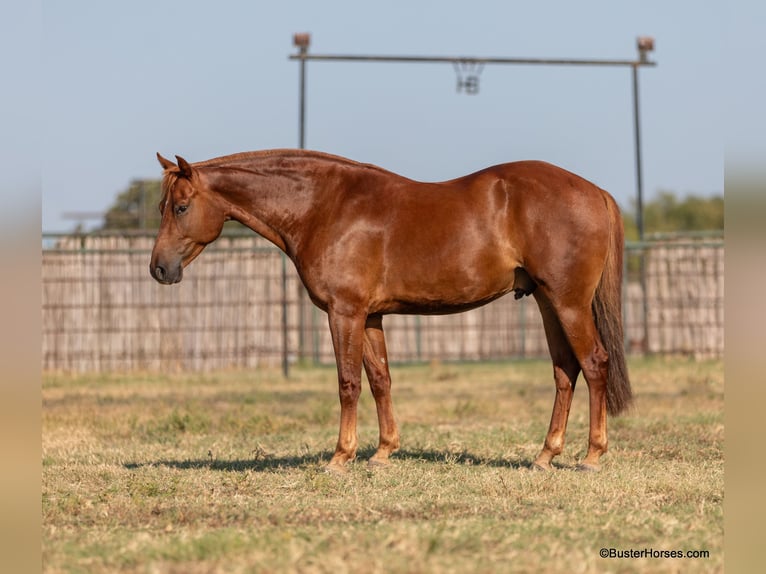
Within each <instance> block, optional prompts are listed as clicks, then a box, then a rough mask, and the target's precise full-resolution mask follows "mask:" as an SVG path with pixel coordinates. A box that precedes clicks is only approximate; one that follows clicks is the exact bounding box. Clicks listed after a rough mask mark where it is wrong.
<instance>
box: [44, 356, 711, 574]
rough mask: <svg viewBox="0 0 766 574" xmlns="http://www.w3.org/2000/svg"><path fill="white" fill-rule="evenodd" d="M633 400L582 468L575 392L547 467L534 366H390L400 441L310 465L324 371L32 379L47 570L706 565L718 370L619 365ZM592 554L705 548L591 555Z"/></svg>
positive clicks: (332, 406)
mask: <svg viewBox="0 0 766 574" xmlns="http://www.w3.org/2000/svg"><path fill="white" fill-rule="evenodd" d="M629 366H630V369H631V376H632V380H633V386H634V390H635V393H636V396H637V402H636V407H635V408H634V410H633V411H632V412H631V413H630V414H628V415H627V416H623V417H620V418H617V419H612V420H610V421H609V431H610V435H609V438H610V451H609V453H608V454H607V455H606V456H605V457H604V458H603V459H602V461H603V470H602V471H601V472H600V473H583V472H577V471H575V470H574V467H575V465H576V463H577V461H578V459H579V458H581V457H583V456H584V454H585V450H586V445H587V414H588V409H587V388H586V386H585V383H584V381H581V383H580V386H579V387H578V390H577V392H576V393H575V400H574V404H573V406H572V415H571V418H570V423H569V429H568V433H567V439H568V440H567V447H566V449H565V451H564V454H563V455H562V456H561V457H559V458H558V459H556V460H557V461H558V464H557V469H556V470H555V471H554V472H549V473H544V472H536V471H532V470H530V469H529V466H530V463H531V462H532V460H533V459H534V457H535V456H536V455H537V452H538V450H539V449H540V447H541V445H542V440H543V438H544V435H545V431H546V429H547V424H548V420H549V416H550V409H551V406H552V400H553V392H554V387H553V380H552V370H551V367H550V364H549V363H547V362H544V361H521V362H513V363H502V364H486V363H485V364H460V365H453V364H432V365H418V366H403V367H396V368H394V369H393V379H394V391H393V392H394V406H395V409H396V416H397V420H398V422H399V425H400V429H401V434H402V449H401V451H400V452H399V453H397V454H396V455H394V461H395V464H394V465H392V467H391V468H388V469H383V470H379V471H375V472H372V471H370V470H368V468H367V465H366V460H365V459H366V458H367V457H369V456H370V455H371V454H372V453H373V452H374V446H375V443H376V440H377V423H376V420H375V408H374V403H373V401H372V398H371V396H370V393H369V391H365V392H364V393H363V394H362V400H361V404H360V429H359V438H360V444H361V445H362V448H361V452H360V458H359V459H358V460H357V461H356V462H355V463H353V464H352V465H351V468H350V471H349V473H348V474H347V475H346V476H336V475H334V474H326V473H324V472H323V471H322V466H323V463H326V462H327V461H329V458H330V456H331V454H332V449H333V448H334V445H335V440H336V438H337V434H336V433H337V418H338V413H339V407H338V404H337V383H336V382H335V371H334V369H330V368H321V369H304V370H301V369H296V370H294V372H293V375H292V377H291V380H289V381H285V380H283V379H282V378H281V376H280V375H279V373H277V372H260V371H259V372H248V373H221V374H217V375H206V376H168V377H158V376H130V377H127V376H125V377H123V376H116V375H115V376H99V377H71V376H53V375H47V376H45V377H44V381H43V397H42V399H43V406H42V453H43V460H42V469H43V481H42V482H43V492H42V513H43V514H42V524H43V532H42V552H43V568H44V571H45V572H116V571H121V572H177V573H190V574H193V573H197V572H200V573H201V572H226V573H229V572H336V573H344V572H348V573H356V572H364V573H375V572H412V573H416V572H456V573H458V572H459V573H467V572H487V573H490V572H567V573H572V572H646V571H651V572H720V571H722V570H723V482H724V479H723V475H724V471H723V466H724V465H723V438H724V429H723V393H724V380H723V365H722V363H721V362H720V361H713V362H693V361H690V360H686V359H642V360H634V361H632V362H631V363H630V365H629ZM601 548H607V549H609V548H613V549H615V550H616V551H617V550H619V551H621V552H622V551H626V550H627V551H630V550H634V551H636V552H639V551H643V550H645V549H646V550H651V551H653V552H654V553H657V552H661V551H674V550H679V551H684V552H685V551H706V552H707V553H708V555H707V556H706V557H699V558H670V557H647V556H643V557H638V558H617V557H615V558H602V557H601V556H600V555H599V550H600V549H601Z"/></svg>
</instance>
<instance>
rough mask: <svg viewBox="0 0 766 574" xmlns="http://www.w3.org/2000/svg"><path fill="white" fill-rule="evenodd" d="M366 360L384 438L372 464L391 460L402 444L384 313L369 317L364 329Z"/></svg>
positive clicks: (363, 356) (366, 368)
mask: <svg viewBox="0 0 766 574" xmlns="http://www.w3.org/2000/svg"><path fill="white" fill-rule="evenodd" d="M362 361H363V363H364V370H365V372H366V373H367V379H368V381H369V383H370V390H371V391H372V396H373V397H375V407H376V409H377V411H378V425H379V427H380V440H379V442H378V450H377V452H376V453H375V454H374V455H373V456H372V458H371V459H370V462H369V464H370V465H385V464H388V457H389V455H390V454H391V453H392V452H394V451H396V450H397V449H398V448H399V430H398V429H397V427H396V421H395V420H394V410H393V403H392V402H391V373H390V372H389V370H388V356H387V353H386V340H385V337H384V334H383V320H382V317H381V316H380V315H371V316H370V317H368V318H367V323H366V325H365V330H364V348H363V355H362Z"/></svg>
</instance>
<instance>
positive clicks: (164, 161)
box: [157, 152, 177, 169]
mask: <svg viewBox="0 0 766 574" xmlns="http://www.w3.org/2000/svg"><path fill="white" fill-rule="evenodd" d="M157 160H158V161H159V162H160V165H161V166H162V169H170V168H173V167H177V166H176V164H174V163H173V162H172V161H170V160H169V159H165V158H164V157H162V156H161V155H160V152H157Z"/></svg>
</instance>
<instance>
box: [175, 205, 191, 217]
mask: <svg viewBox="0 0 766 574" xmlns="http://www.w3.org/2000/svg"><path fill="white" fill-rule="evenodd" d="M187 209H189V206H188V205H176V215H181V214H182V213H184V212H185V211H186V210H187Z"/></svg>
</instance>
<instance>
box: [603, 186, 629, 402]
mask: <svg viewBox="0 0 766 574" xmlns="http://www.w3.org/2000/svg"><path fill="white" fill-rule="evenodd" d="M604 195H605V197H606V204H607V208H608V211H609V227H610V233H609V251H608V252H607V256H606V263H605V265H604V272H603V273H602V275H601V281H600V282H599V284H598V287H596V294H595V296H594V298H593V318H594V319H595V322H596V328H597V329H598V334H599V336H600V337H601V342H602V343H603V345H604V348H605V349H606V353H607V355H608V357H609V361H608V363H607V380H606V408H607V412H608V413H609V414H610V415H618V414H620V413H621V412H623V411H624V410H625V409H627V408H628V407H629V406H630V404H631V402H632V400H633V391H632V390H631V388H630V379H629V378H628V368H627V366H626V364H625V348H624V338H623V330H622V265H623V263H622V258H623V249H624V243H625V231H624V229H623V224H622V217H621V215H620V209H619V207H618V206H617V203H616V202H615V200H614V198H613V197H612V196H611V195H609V194H608V193H606V192H604Z"/></svg>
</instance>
